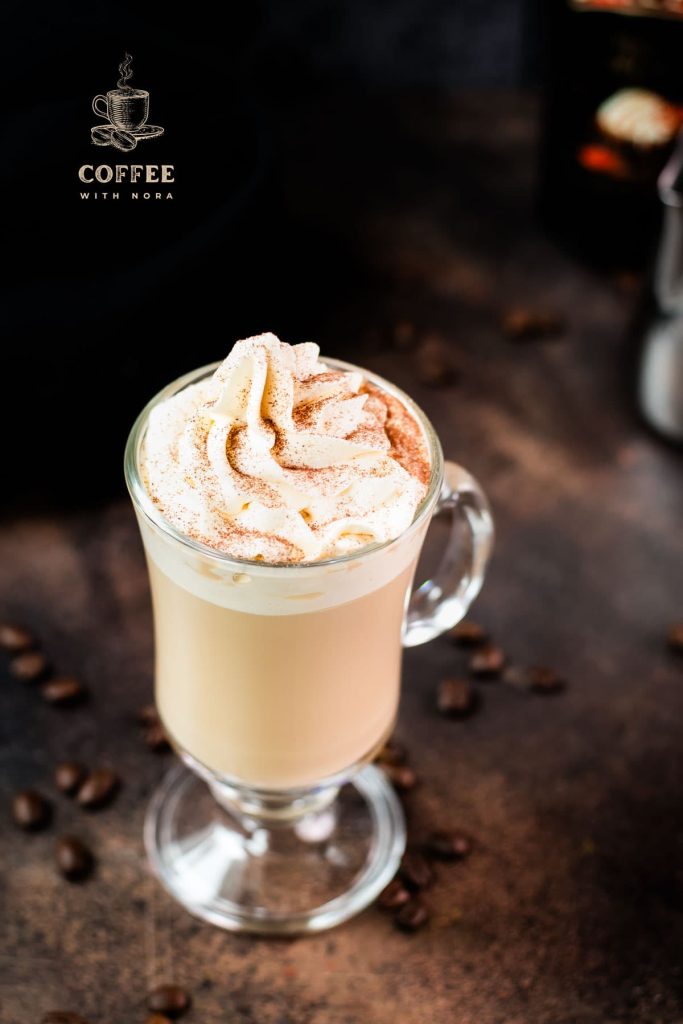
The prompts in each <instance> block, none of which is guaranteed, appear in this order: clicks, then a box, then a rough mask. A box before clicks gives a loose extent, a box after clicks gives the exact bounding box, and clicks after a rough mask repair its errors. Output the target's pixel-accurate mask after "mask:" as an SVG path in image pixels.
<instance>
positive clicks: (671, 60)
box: [539, 0, 683, 269]
mask: <svg viewBox="0 0 683 1024" xmlns="http://www.w3.org/2000/svg"><path fill="white" fill-rule="evenodd" d="M539 16H540V18H541V21H542V29H541V30H542V33H543V36H542V38H543V54H544V58H545V59H544V63H545V69H544V93H543V112H542V131H541V154H540V155H541V168H540V171H541V173H540V191H539V198H540V209H541V215H542V218H543V220H544V222H545V223H546V224H547V225H548V226H549V227H550V228H551V230H553V232H554V233H555V234H557V235H559V236H560V237H561V238H562V239H563V240H564V241H565V242H566V243H568V244H569V245H570V246H571V247H572V248H573V249H574V250H575V251H577V252H578V253H579V254H580V255H581V256H582V257H584V258H585V259H587V260H589V261H590V262H593V263H597V264H601V265H603V266H606V267H609V268H614V269H638V268H641V267H643V266H644V265H645V264H646V263H647V261H648V257H649V256H650V255H651V250H652V244H653V240H654V238H655V236H656V231H657V227H658V224H659V219H660V204H659V202H658V198H657V188H656V182H657V178H658V175H659V174H660V172H661V170H662V167H663V166H664V164H665V163H666V161H667V159H668V157H669V156H670V154H671V151H672V149H673V145H674V142H675V139H676V136H677V133H678V130H679V127H680V126H681V123H682V121H683V59H682V54H683V2H682V0H546V2H545V3H543V4H542V5H541V10H540V11H539Z"/></svg>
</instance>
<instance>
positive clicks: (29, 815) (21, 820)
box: [12, 789, 52, 832]
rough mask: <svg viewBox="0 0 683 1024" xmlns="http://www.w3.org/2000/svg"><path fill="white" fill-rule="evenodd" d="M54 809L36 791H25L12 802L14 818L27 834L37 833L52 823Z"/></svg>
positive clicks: (18, 794)
mask: <svg viewBox="0 0 683 1024" xmlns="http://www.w3.org/2000/svg"><path fill="white" fill-rule="evenodd" d="M51 813H52V809H51V807H50V804H49V803H48V801H47V800H46V799H45V797H44V796H41V795H40V793H36V791H35V790H34V789H24V790H22V792H21V793H17V794H16V796H15V797H14V800H13V801H12V816H13V817H14V821H15V823H16V824H17V825H18V826H19V828H23V829H26V831H27V832H37V831H38V829H41V828H45V826H46V825H47V824H48V822H49V821H50V817H51Z"/></svg>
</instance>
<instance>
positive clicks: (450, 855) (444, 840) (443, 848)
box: [424, 830, 472, 860]
mask: <svg viewBox="0 0 683 1024" xmlns="http://www.w3.org/2000/svg"><path fill="white" fill-rule="evenodd" d="M424 848H425V852H426V853H427V854H429V856H430V857H434V858H435V860H463V859H464V858H465V857H467V856H468V855H469V853H470V851H471V849H472V840H471V839H470V837H469V836H468V835H465V833H464V832H458V831H457V830H453V831H450V832H442V831H438V832H432V834H431V835H430V836H428V837H427V841H426V842H425V847H424Z"/></svg>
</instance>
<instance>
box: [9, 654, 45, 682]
mask: <svg viewBox="0 0 683 1024" xmlns="http://www.w3.org/2000/svg"><path fill="white" fill-rule="evenodd" d="M49 667H50V666H49V663H48V660H47V658H46V657H45V655H44V654H43V653H42V651H25V652H24V653H23V654H17V656H16V657H15V658H12V660H11V662H10V664H9V670H10V672H11V673H12V675H13V676H14V678H15V679H21V681H22V683H37V682H38V680H39V679H42V678H43V676H45V675H47V672H48V669H49Z"/></svg>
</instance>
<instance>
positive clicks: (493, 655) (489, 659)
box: [469, 644, 505, 679]
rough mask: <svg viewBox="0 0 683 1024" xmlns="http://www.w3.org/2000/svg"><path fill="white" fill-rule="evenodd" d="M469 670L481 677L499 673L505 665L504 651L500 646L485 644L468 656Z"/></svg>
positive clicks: (489, 676) (490, 676)
mask: <svg viewBox="0 0 683 1024" xmlns="http://www.w3.org/2000/svg"><path fill="white" fill-rule="evenodd" d="M469 667H470V672H471V673H472V675H473V676H480V677H481V678H482V679H485V678H492V677H493V676H497V675H500V673H501V672H502V670H503V669H504V667H505V652H504V651H503V649H502V648H501V647H494V646H493V645H492V644H487V645H486V647H480V648H479V650H478V651H475V652H474V654H473V655H472V657H471V658H470V665H469Z"/></svg>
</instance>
